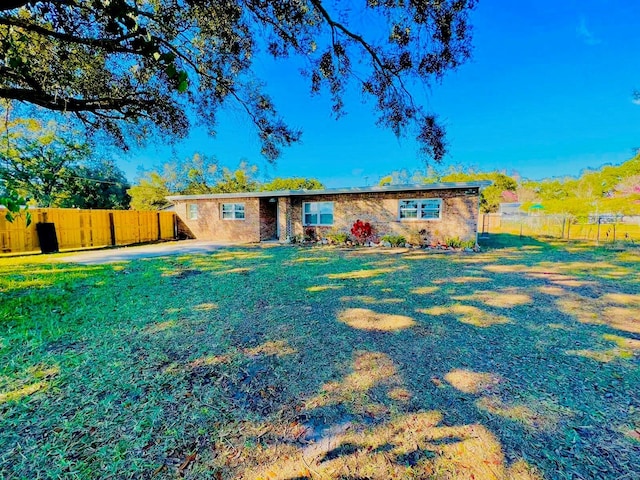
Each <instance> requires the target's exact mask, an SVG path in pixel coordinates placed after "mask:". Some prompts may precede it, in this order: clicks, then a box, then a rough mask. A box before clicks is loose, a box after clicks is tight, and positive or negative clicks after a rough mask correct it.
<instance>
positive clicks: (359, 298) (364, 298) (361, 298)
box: [340, 295, 405, 305]
mask: <svg viewBox="0 0 640 480" xmlns="http://www.w3.org/2000/svg"><path fill="white" fill-rule="evenodd" d="M340 301H341V302H360V303H368V304H371V305H384V304H392V303H402V302H404V301H405V300H404V298H375V297H372V296H370V295H355V296H345V297H340Z"/></svg>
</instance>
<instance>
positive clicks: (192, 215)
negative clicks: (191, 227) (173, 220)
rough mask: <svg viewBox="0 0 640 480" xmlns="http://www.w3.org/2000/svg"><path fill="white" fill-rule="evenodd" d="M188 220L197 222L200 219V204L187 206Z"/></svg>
mask: <svg viewBox="0 0 640 480" xmlns="http://www.w3.org/2000/svg"><path fill="white" fill-rule="evenodd" d="M187 218H188V219H189V220H197V219H198V204H197V203H190V204H189V205H187Z"/></svg>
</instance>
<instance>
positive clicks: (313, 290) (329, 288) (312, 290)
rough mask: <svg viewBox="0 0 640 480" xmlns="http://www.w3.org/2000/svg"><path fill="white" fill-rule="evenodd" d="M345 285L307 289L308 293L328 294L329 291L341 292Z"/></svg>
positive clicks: (319, 286)
mask: <svg viewBox="0 0 640 480" xmlns="http://www.w3.org/2000/svg"><path fill="white" fill-rule="evenodd" d="M343 287H344V285H314V286H313V287H307V288H306V290H307V292H311V293H314V292H326V291H327V290H340V289H341V288H343Z"/></svg>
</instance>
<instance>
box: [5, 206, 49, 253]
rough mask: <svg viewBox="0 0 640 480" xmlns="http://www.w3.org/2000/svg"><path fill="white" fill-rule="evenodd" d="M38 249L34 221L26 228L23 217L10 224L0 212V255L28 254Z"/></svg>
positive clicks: (38, 244)
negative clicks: (12, 253)
mask: <svg viewBox="0 0 640 480" xmlns="http://www.w3.org/2000/svg"><path fill="white" fill-rule="evenodd" d="M34 220H35V217H34ZM39 248H40V242H38V235H37V233H36V226H35V221H34V222H33V223H32V224H31V225H29V226H28V227H27V226H26V220H25V218H24V216H19V217H17V218H15V219H14V220H13V223H10V222H9V221H7V219H6V218H5V216H4V212H3V211H0V253H11V252H28V251H31V250H38V249H39Z"/></svg>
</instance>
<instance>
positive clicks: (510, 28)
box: [120, 0, 640, 187]
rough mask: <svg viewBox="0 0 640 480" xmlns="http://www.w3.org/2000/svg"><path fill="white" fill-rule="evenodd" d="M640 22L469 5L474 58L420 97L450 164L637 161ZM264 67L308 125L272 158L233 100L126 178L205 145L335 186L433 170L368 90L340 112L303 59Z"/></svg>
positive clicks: (550, 166)
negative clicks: (443, 136) (302, 70)
mask: <svg viewBox="0 0 640 480" xmlns="http://www.w3.org/2000/svg"><path fill="white" fill-rule="evenodd" d="M639 21H640V2H638V1H636V0H562V1H557V0H538V1H535V2H534V1H527V2H520V1H512V0H480V2H479V4H478V6H477V7H476V10H475V11H474V12H472V14H471V22H472V24H473V28H474V55H473V58H472V60H471V61H470V62H469V63H467V64H465V65H464V66H462V67H461V68H459V69H458V70H457V71H455V72H452V73H449V74H448V75H447V76H446V77H445V78H444V80H443V82H442V84H440V85H434V86H433V87H432V88H431V89H430V90H427V89H426V88H423V89H421V90H419V91H418V95H417V98H418V99H420V100H422V101H423V102H424V104H425V105H426V106H427V107H428V109H430V110H433V111H435V112H436V113H437V114H438V115H439V116H440V118H441V120H442V121H443V122H444V124H445V125H446V128H447V132H448V141H449V144H450V147H449V151H450V154H449V156H448V158H447V159H446V160H445V162H444V163H443V165H444V166H445V167H446V166H448V165H459V166H462V167H465V168H467V167H474V168H476V169H478V168H480V169H482V170H494V169H497V170H504V171H507V172H512V171H516V172H518V173H519V174H520V175H521V176H523V177H527V178H532V179H537V178H543V177H551V176H565V175H577V174H578V173H579V172H580V170H581V169H583V168H590V167H591V168H596V167H599V166H601V165H603V164H607V163H613V164H617V163H621V162H623V161H624V160H627V159H629V158H631V156H632V149H633V148H635V147H640V105H638V104H634V103H633V95H632V93H633V91H634V89H640V55H639V53H638V52H640V35H639V34H638V22H639ZM255 68H256V72H257V74H258V75H260V76H261V77H262V78H263V79H264V80H266V82H267V90H268V92H269V93H270V94H271V95H272V97H273V99H274V101H275V103H276V105H277V107H278V108H279V110H280V112H281V113H282V115H283V117H284V118H285V120H287V121H288V123H289V124H290V125H291V126H294V127H298V128H301V129H302V130H303V132H304V133H303V138H302V142H301V143H300V144H299V145H296V146H294V147H291V148H288V149H286V150H285V152H284V154H283V156H282V158H280V159H279V160H278V161H277V164H276V165H275V166H271V165H268V164H267V163H266V162H265V161H264V159H263V158H262V157H261V156H260V153H259V152H260V146H259V142H258V141H257V138H256V136H255V132H254V130H253V129H252V128H251V125H250V123H249V122H248V120H247V119H246V117H245V116H244V115H243V114H242V112H241V111H240V110H239V109H234V108H233V107H231V108H229V109H228V110H227V111H225V112H223V113H222V114H221V115H220V124H219V127H218V134H217V136H216V138H211V137H208V136H207V135H206V134H205V133H204V132H203V131H201V130H199V129H195V130H194V131H193V132H192V134H191V136H190V137H189V138H188V139H187V140H185V141H184V142H181V143H180V144H178V145H177V146H175V147H173V148H169V147H167V146H165V145H164V144H163V141H162V139H153V140H152V141H151V142H150V146H149V147H148V148H146V149H144V150H138V151H134V152H131V153H130V154H128V155H127V156H126V157H123V158H122V159H121V161H120V166H121V168H123V170H124V171H125V172H126V173H127V176H128V177H129V178H130V179H131V180H133V179H134V177H135V175H136V171H137V169H138V168H139V167H143V168H151V167H152V166H154V165H160V164H162V163H164V162H166V161H169V160H170V159H171V156H172V155H177V156H178V157H180V158H186V157H190V156H191V155H193V154H194V153H196V152H200V153H204V154H207V155H213V156H215V157H216V158H217V159H218V160H219V161H220V163H221V164H223V165H227V166H230V167H235V166H236V165H237V164H238V163H239V162H240V161H241V160H246V161H248V162H249V163H251V164H256V165H258V166H259V167H260V169H261V174H262V175H264V176H266V177H275V176H305V177H315V178H318V179H320V180H321V181H322V182H323V183H324V184H325V185H326V186H329V187H340V186H358V185H365V184H374V183H377V182H378V180H379V178H380V177H381V176H384V175H385V174H388V173H389V172H391V171H393V170H400V169H407V170H410V171H413V170H417V169H424V162H423V161H421V160H420V159H419V158H418V155H417V151H418V147H417V145H416V144H415V142H414V141H413V140H412V139H410V138H405V139H400V140H398V139H397V138H396V137H395V136H394V135H393V134H392V133H390V132H388V131H385V130H383V129H380V128H378V127H376V126H375V115H374V112H373V110H372V108H371V106H370V105H366V104H365V105H363V104H362V102H361V99H360V96H359V95H357V96H355V97H354V98H347V99H346V110H347V112H348V115H346V116H345V117H343V118H341V119H340V120H335V119H333V118H332V116H331V113H330V112H331V110H330V105H329V102H328V100H327V99H326V98H322V97H314V98H311V97H310V96H309V95H308V90H309V87H308V81H307V80H306V79H304V78H302V77H300V75H299V74H298V73H297V70H296V68H295V65H294V64H292V63H276V62H273V61H271V60H270V59H268V58H258V59H256V62H255Z"/></svg>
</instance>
